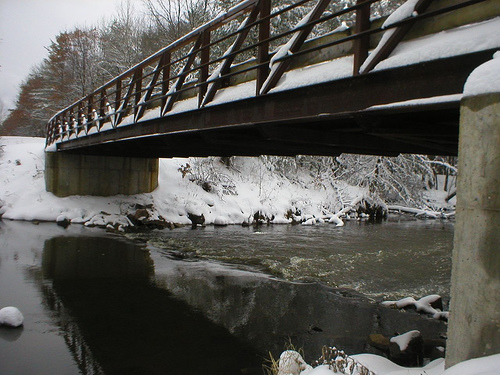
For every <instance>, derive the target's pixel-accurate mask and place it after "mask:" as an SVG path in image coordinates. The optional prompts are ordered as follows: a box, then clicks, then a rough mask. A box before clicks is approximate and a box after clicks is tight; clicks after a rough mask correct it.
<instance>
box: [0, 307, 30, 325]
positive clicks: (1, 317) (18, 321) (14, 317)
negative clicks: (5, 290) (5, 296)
mask: <svg viewBox="0 0 500 375" xmlns="http://www.w3.org/2000/svg"><path fill="white" fill-rule="evenodd" d="M23 323H24V316H23V314H21V311H19V309H18V308H17V307H13V306H8V307H4V308H3V309H1V310H0V325H6V326H9V327H19V326H21V325H22V324H23Z"/></svg>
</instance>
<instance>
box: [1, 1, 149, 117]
mask: <svg viewBox="0 0 500 375" xmlns="http://www.w3.org/2000/svg"><path fill="white" fill-rule="evenodd" d="M121 2H122V0H0V100H1V101H2V102H3V103H4V107H5V108H12V107H13V106H14V102H15V100H16V98H17V94H18V91H19V85H20V84H21V82H22V81H23V80H24V79H25V78H26V77H27V75H28V73H29V72H30V69H31V67H33V66H34V65H36V64H38V63H40V62H41V61H42V60H43V58H44V57H46V56H47V50H46V49H45V47H47V46H49V45H50V43H51V39H55V36H56V35H57V34H59V33H60V32H62V31H65V30H68V31H70V30H72V29H73V28H74V27H75V26H85V25H86V26H91V25H94V24H96V23H97V22H98V21H99V20H101V19H103V18H109V17H110V16H111V15H114V14H115V13H116V9H117V6H118V5H119V4H120V3H121ZM132 2H133V4H134V5H137V7H138V8H139V6H140V4H142V1H141V0H132Z"/></svg>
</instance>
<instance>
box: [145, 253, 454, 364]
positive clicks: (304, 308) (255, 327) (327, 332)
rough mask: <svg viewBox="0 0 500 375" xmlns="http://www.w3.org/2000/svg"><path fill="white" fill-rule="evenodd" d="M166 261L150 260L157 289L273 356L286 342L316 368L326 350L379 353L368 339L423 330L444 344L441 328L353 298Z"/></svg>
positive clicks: (325, 289)
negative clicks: (173, 296)
mask: <svg viewBox="0 0 500 375" xmlns="http://www.w3.org/2000/svg"><path fill="white" fill-rule="evenodd" d="M168 257H169V255H168V253H166V252H165V253H164V254H161V253H160V252H152V258H153V260H154V262H155V268H156V271H155V272H156V276H155V277H156V283H157V285H161V286H163V287H164V288H165V289H168V290H170V291H171V292H172V293H173V294H174V295H175V296H177V297H178V298H181V299H183V300H185V301H186V302H188V303H189V305H191V306H193V307H195V308H196V309H198V310H199V311H202V312H203V313H204V314H205V315H206V316H208V317H210V319H211V320H212V321H214V322H216V323H217V324H221V325H223V326H224V327H226V328H227V329H228V330H229V331H230V332H231V333H232V334H233V335H235V336H236V337H239V338H242V339H244V340H245V341H247V342H249V343H251V344H252V345H254V346H255V347H257V348H260V349H261V350H268V351H271V352H272V353H273V355H275V356H279V353H280V352H281V351H282V350H283V348H284V344H285V343H286V342H287V341H288V340H289V339H290V340H291V341H292V343H293V344H294V345H295V346H296V347H301V348H303V349H304V350H305V354H306V359H307V360H308V361H312V360H315V359H317V357H318V356H319V355H320V353H321V348H322V346H323V345H330V346H336V347H339V348H342V349H344V350H345V351H346V352H347V353H349V354H356V353H362V352H372V353H377V352H376V351H375V350H374V349H372V348H370V347H368V346H367V345H366V338H367V337H368V335H369V334H371V333H382V334H384V335H388V336H392V335H394V332H397V331H399V332H406V331H409V330H413V329H418V330H420V331H421V332H422V334H423V336H424V337H425V338H428V339H436V340H439V336H440V334H441V333H445V332H446V325H445V323H443V322H440V321H436V320H433V319H427V318H422V317H421V316H420V315H418V314H416V313H415V314H412V313H408V314H406V313H401V312H400V311H396V310H393V309H386V308H382V307H380V306H379V305H378V304H376V303H373V302H371V301H370V300H368V299H367V298H365V297H363V296H362V295H360V294H357V293H356V292H353V291H348V290H340V289H332V288H328V287H324V286H321V285H319V284H316V283H305V284H304V283H290V282H285V281H280V280H277V279H273V278H270V277H268V276H265V275H263V274H256V273H252V272H247V271H242V270H237V269H231V268H229V267H227V266H222V265H215V264H214V263H210V262H203V261H198V262H182V261H177V262H172V261H170V262H167V261H166V259H168ZM441 341H442V340H441ZM443 344H444V343H443Z"/></svg>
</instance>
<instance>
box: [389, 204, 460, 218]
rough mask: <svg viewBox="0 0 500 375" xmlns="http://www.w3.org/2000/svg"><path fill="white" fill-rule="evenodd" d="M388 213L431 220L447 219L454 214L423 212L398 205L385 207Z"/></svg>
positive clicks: (422, 210)
mask: <svg viewBox="0 0 500 375" xmlns="http://www.w3.org/2000/svg"><path fill="white" fill-rule="evenodd" d="M387 209H388V210H389V211H397V212H406V213H409V214H415V216H417V217H419V216H423V217H428V218H431V219H448V218H449V217H450V216H454V215H455V212H449V213H444V212H440V211H432V210H425V209H421V208H412V207H404V206H398V205H392V206H387Z"/></svg>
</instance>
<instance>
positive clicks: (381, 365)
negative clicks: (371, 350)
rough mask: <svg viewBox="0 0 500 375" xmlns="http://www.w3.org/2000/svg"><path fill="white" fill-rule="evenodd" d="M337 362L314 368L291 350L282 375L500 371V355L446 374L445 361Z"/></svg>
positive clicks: (371, 358) (367, 358) (363, 357)
mask: <svg viewBox="0 0 500 375" xmlns="http://www.w3.org/2000/svg"><path fill="white" fill-rule="evenodd" d="M333 362H334V363H333V364H331V365H326V364H325V365H319V366H317V367H314V368H312V367H311V366H310V365H308V364H306V363H305V362H304V360H303V359H302V357H301V356H300V354H299V353H297V352H295V351H292V350H287V351H285V352H283V353H282V354H281V356H280V359H279V370H278V375H345V374H351V375H494V374H498V369H499V368H500V354H496V355H492V356H488V357H483V358H477V359H472V360H469V361H465V362H462V363H459V364H457V365H455V366H452V367H450V368H449V369H446V370H445V363H444V359H442V358H440V359H436V360H434V361H432V362H431V363H429V364H428V365H426V366H424V367H421V368H408V367H401V366H398V365H396V364H395V363H393V362H391V361H389V360H388V359H386V358H384V357H381V356H378V355H374V354H357V355H353V356H350V357H349V356H345V355H339V356H338V357H337V358H336V359H334V360H333Z"/></svg>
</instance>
